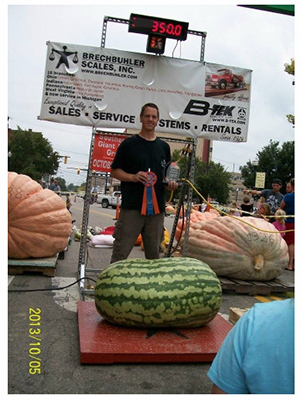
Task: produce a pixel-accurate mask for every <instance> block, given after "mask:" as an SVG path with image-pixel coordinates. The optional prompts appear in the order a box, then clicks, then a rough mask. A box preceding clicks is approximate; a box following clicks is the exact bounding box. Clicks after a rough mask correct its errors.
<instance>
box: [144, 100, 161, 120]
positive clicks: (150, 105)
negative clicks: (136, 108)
mask: <svg viewBox="0 0 300 402" xmlns="http://www.w3.org/2000/svg"><path fill="white" fill-rule="evenodd" d="M148 107H150V108H152V109H156V110H157V116H158V118H159V109H158V106H157V105H156V104H155V103H146V104H145V105H144V106H143V107H142V109H141V113H140V117H142V116H143V115H144V114H145V111H146V108H148Z"/></svg>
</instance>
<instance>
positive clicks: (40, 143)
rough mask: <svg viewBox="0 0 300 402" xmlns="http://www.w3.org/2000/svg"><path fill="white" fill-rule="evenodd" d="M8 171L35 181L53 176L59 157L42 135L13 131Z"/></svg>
mask: <svg viewBox="0 0 300 402" xmlns="http://www.w3.org/2000/svg"><path fill="white" fill-rule="evenodd" d="M8 150H9V155H10V157H9V159H8V170H9V171H13V172H16V173H19V174H21V173H22V174H26V175H28V176H30V177H31V178H32V179H33V180H40V179H41V178H42V177H43V176H45V175H53V174H54V173H55V172H56V171H57V169H58V165H59V155H58V153H57V152H55V151H53V148H52V145H51V143H50V142H49V141H48V140H47V139H46V138H44V137H43V135H42V133H38V132H33V131H32V130H28V131H27V130H22V129H21V128H20V127H18V129H17V130H11V131H10V133H9V138H8Z"/></svg>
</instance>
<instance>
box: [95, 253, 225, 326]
mask: <svg viewBox="0 0 300 402" xmlns="http://www.w3.org/2000/svg"><path fill="white" fill-rule="evenodd" d="M221 296H222V289H221V285H220V282H219V279H218V278H217V276H216V274H215V273H214V272H213V271H212V270H211V269H210V267H209V266H208V265H207V264H206V263H204V262H202V261H199V260H197V259H194V258H161V259H157V260H146V259H127V260H122V261H118V262H115V263H113V264H111V265H109V266H108V267H107V268H105V269H104V270H103V271H102V272H101V273H100V274H99V276H98V280H97V284H96V287H95V305H96V308H97V310H98V312H99V313H100V314H101V316H102V317H104V318H106V319H107V320H108V321H110V322H111V323H113V324H117V325H123V326H129V327H186V328H188V327H198V326H202V325H205V324H207V323H208V322H209V321H211V320H212V319H213V318H214V317H215V316H216V314H217V312H218V311H219V308H220V305H221Z"/></svg>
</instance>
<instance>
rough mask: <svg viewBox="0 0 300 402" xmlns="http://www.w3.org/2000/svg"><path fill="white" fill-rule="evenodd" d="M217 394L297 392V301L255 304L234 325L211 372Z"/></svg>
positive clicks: (288, 300) (287, 300)
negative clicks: (295, 328) (295, 382)
mask: <svg viewBox="0 0 300 402" xmlns="http://www.w3.org/2000/svg"><path fill="white" fill-rule="evenodd" d="M208 377H209V378H210V380H211V381H212V382H213V389H212V393H214V394H293V393H294V299H286V300H284V301H282V300H278V301H273V302H269V303H256V304H255V305H254V306H253V307H252V308H251V309H250V310H249V311H247V312H246V313H245V314H244V315H243V316H242V317H241V318H240V319H239V321H238V322H237V323H236V324H235V326H234V327H233V328H232V329H231V330H230V332H229V333H228V335H227V336H226V338H225V340H224V342H223V343H222V345H221V348H220V350H219V351H218V353H217V355H216V357H215V359H214V361H213V363H212V365H211V367H210V369H209V371H208Z"/></svg>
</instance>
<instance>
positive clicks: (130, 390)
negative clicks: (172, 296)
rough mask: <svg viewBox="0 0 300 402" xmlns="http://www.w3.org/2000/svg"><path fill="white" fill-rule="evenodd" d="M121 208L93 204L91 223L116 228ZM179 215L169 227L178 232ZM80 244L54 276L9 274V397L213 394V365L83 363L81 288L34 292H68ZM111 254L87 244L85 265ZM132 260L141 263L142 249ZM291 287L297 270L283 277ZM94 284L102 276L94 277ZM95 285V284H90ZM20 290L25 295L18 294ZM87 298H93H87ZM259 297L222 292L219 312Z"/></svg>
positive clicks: (79, 204) (97, 264) (104, 261)
mask: <svg viewBox="0 0 300 402" xmlns="http://www.w3.org/2000/svg"><path fill="white" fill-rule="evenodd" d="M72 203H73V206H72V208H71V211H72V213H73V219H75V220H76V222H75V223H74V225H76V226H77V227H78V228H80V226H81V220H82V208H83V200H82V199H80V198H77V199H76V202H74V198H73V196H72ZM115 217H116V210H112V209H111V208H108V209H104V208H102V207H101V205H99V204H94V205H91V207H90V213H89V225H90V226H91V227H92V228H94V227H96V226H98V227H101V228H105V227H107V226H112V225H114V224H115ZM173 220H174V219H173V218H172V217H166V219H165V225H166V227H167V228H168V230H169V231H171V229H172V225H173ZM79 246H80V243H79V242H77V241H75V239H74V238H72V242H71V244H70V245H69V246H68V250H67V251H66V252H65V254H64V259H58V261H57V266H56V271H55V276H54V277H47V276H43V275H41V274H28V273H26V274H22V275H16V276H8V283H9V287H8V288H9V289H10V290H14V292H9V293H8V394H107V395H110V394H209V393H210V391H211V382H210V381H209V379H208V377H207V371H208V369H209V366H210V364H209V363H170V364H158V363H151V364H148V363H147V364H137V363H130V364H124V363H123V364H116V363H115V364H105V365H101V364H94V365H86V364H85V365H83V364H81V363H80V348H79V330H78V321H77V301H79V300H82V295H81V294H80V291H79V286H78V284H75V285H73V286H70V287H68V288H66V289H63V290H47V291H31V290H35V289H46V288H51V287H52V288H55V287H63V286H67V285H70V284H72V283H73V282H74V281H76V280H77V279H78V275H77V271H78V258H79ZM110 256H111V249H95V248H92V247H90V246H88V245H87V246H86V267H90V268H92V269H103V268H105V267H106V266H107V265H109V261H110ZM130 257H132V258H143V257H144V253H143V251H142V250H141V248H140V247H139V246H136V247H134V249H133V251H132V253H131V255H130ZM283 275H284V276H285V278H286V279H287V280H289V281H291V282H293V278H294V273H292V272H287V271H286V272H284V274H283ZM87 276H90V277H91V278H92V279H96V277H97V274H95V273H92V274H88V275H87ZM90 285H93V281H90ZM16 290H20V291H18V292H16ZM85 300H86V301H89V300H92V299H91V298H90V297H89V296H87V297H86V298H85ZM257 302H259V300H258V299H256V298H255V297H252V296H248V295H238V294H235V293H233V294H231V293H228V294H226V293H225V294H223V298H222V306H221V309H220V313H221V314H222V315H223V317H224V318H225V319H227V318H228V314H229V309H230V307H239V308H248V307H251V306H253V304H254V303H257Z"/></svg>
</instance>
